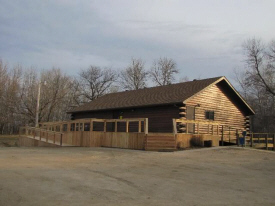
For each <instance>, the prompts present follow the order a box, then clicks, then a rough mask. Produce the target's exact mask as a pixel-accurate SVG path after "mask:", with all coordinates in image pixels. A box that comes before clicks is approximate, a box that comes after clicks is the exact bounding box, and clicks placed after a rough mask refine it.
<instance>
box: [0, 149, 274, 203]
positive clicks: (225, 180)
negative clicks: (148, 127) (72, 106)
mask: <svg viewBox="0 0 275 206" xmlns="http://www.w3.org/2000/svg"><path fill="white" fill-rule="evenodd" d="M274 183H275V152H272V151H260V150H252V149H242V148H232V147H230V148H228V147H223V148H221V147H220V148H209V149H208V148H207V149H195V150H186V151H178V152H169V153H168V152H167V153H160V152H146V151H134V150H123V149H110V148H77V147H73V148H16V147H10V148H7V147H2V148H0V205H1V206H2V205H3V206H9V205H35V206H37V205H169V206H170V205H275V195H274V194H275V184H274Z"/></svg>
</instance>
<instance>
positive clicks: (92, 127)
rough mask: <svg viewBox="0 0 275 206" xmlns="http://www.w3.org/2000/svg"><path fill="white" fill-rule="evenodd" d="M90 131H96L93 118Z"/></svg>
mask: <svg viewBox="0 0 275 206" xmlns="http://www.w3.org/2000/svg"><path fill="white" fill-rule="evenodd" d="M90 131H91V132H93V131H94V121H93V120H91V125H90Z"/></svg>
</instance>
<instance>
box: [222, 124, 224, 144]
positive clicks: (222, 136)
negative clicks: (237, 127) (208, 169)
mask: <svg viewBox="0 0 275 206" xmlns="http://www.w3.org/2000/svg"><path fill="white" fill-rule="evenodd" d="M223 135H224V134H223V125H222V146H223Z"/></svg>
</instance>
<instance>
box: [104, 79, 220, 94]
mask: <svg viewBox="0 0 275 206" xmlns="http://www.w3.org/2000/svg"><path fill="white" fill-rule="evenodd" d="M222 77H224V76H218V77H211V78H206V79H193V80H190V81H187V82H177V83H174V84H167V85H159V86H153V87H145V88H141V89H133V90H124V91H119V92H113V93H107V94H105V95H103V96H106V95H110V94H118V93H124V92H125V93H126V92H133V91H141V90H145V89H153V88H160V87H168V86H173V85H179V84H187V83H191V82H195V81H205V80H210V79H217V80H218V79H220V78H222Z"/></svg>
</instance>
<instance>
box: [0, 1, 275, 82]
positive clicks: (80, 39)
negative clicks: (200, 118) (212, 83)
mask: <svg viewBox="0 0 275 206" xmlns="http://www.w3.org/2000/svg"><path fill="white" fill-rule="evenodd" d="M274 10H275V1H273V0H272V1H271V0H270V1H268V0H261V1H260V0H259V1H255V0H230V1H225V0H216V1H215V0H200V1H199V0H192V1H185V0H166V1H164V0H154V1H153V0H139V1H134V0H131V1H129V0H98V1H92V0H90V1H88V0H77V1H76V0H43V1H42V0H39V1H35V0H0V58H1V59H2V60H3V61H4V62H7V63H8V64H9V65H10V66H14V65H16V64H18V63H19V64H21V65H22V66H23V67H31V66H33V67H35V68H37V69H50V68H52V67H59V68H61V69H62V70H63V71H65V72H66V73H68V74H77V73H78V72H79V71H80V69H86V68H88V67H89V66H90V65H97V66H102V67H112V68H113V69H116V70H121V69H124V68H125V67H127V65H128V64H129V63H130V60H131V58H132V57H133V58H141V59H143V60H144V61H145V62H146V63H145V66H146V68H150V67H151V65H152V62H153V60H154V59H158V58H159V57H169V58H172V59H174V60H175V61H176V63H177V67H178V69H179V70H180V74H179V76H188V77H189V78H190V79H193V78H208V77H215V76H226V77H228V78H229V79H231V78H232V76H233V74H232V71H233V69H234V68H239V69H242V68H243V64H244V63H243V58H244V56H243V51H242V43H243V42H244V40H246V39H248V38H253V37H257V38H258V37H259V38H262V39H263V40H264V41H265V42H269V41H270V40H272V39H274V38H275V36H274V34H275V24H274V20H275V12H274Z"/></svg>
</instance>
